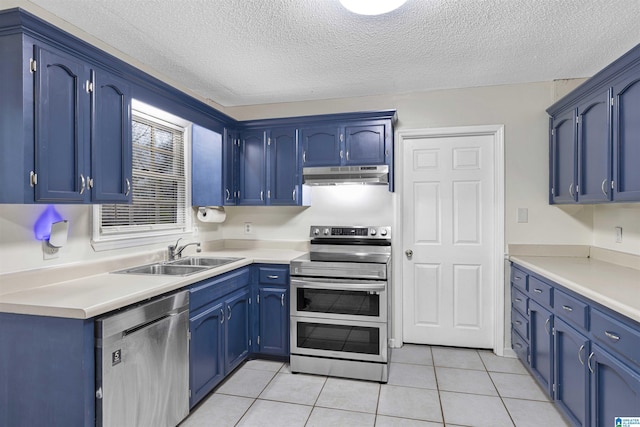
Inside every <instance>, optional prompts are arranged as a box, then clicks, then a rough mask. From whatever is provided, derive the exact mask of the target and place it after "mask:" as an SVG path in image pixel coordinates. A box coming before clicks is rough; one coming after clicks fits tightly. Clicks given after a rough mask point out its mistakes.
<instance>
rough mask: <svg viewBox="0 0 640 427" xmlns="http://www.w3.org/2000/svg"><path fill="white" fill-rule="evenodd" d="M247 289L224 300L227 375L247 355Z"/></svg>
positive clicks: (248, 292) (248, 294)
mask: <svg viewBox="0 0 640 427" xmlns="http://www.w3.org/2000/svg"><path fill="white" fill-rule="evenodd" d="M249 296H250V291H249V288H248V287H247V288H245V289H242V290H240V291H238V292H235V293H234V294H233V295H231V296H230V297H229V298H227V299H226V300H225V306H226V314H227V320H226V328H225V346H224V351H225V355H224V364H225V372H226V373H229V372H231V371H232V370H233V369H235V368H236V366H238V365H239V364H240V363H242V361H243V360H244V359H245V358H246V357H247V356H248V355H249Z"/></svg>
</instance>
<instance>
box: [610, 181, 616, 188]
mask: <svg viewBox="0 0 640 427" xmlns="http://www.w3.org/2000/svg"><path fill="white" fill-rule="evenodd" d="M614 183H615V181H614V180H611V189H612V190H615V188H616V187H615V185H614Z"/></svg>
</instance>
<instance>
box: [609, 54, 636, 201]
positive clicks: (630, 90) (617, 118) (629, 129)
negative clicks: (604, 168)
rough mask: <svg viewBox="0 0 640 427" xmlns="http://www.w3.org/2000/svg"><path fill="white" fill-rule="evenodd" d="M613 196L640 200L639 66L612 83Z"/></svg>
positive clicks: (625, 199)
mask: <svg viewBox="0 0 640 427" xmlns="http://www.w3.org/2000/svg"><path fill="white" fill-rule="evenodd" d="M613 103H614V115H613V117H614V119H613V139H614V141H613V147H614V149H613V154H614V162H613V170H614V173H613V177H614V178H613V179H614V184H613V186H612V187H613V198H614V200H615V201H619V202H625V201H640V167H638V165H640V142H639V141H640V65H639V66H636V67H635V68H634V69H633V70H632V71H631V72H630V73H628V74H627V75H625V76H623V77H622V78H621V79H620V80H618V81H617V82H615V83H614V85H613Z"/></svg>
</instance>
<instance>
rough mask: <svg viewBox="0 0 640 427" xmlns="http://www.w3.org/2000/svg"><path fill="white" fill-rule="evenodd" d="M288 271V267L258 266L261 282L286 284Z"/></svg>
mask: <svg viewBox="0 0 640 427" xmlns="http://www.w3.org/2000/svg"><path fill="white" fill-rule="evenodd" d="M288 273H289V268H288V267H259V272H258V274H259V280H260V283H261V284H268V285H286V284H287V282H288V280H287V276H288Z"/></svg>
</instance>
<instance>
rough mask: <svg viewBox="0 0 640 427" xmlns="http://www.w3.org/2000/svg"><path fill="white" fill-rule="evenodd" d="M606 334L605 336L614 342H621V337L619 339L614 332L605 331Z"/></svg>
mask: <svg viewBox="0 0 640 427" xmlns="http://www.w3.org/2000/svg"><path fill="white" fill-rule="evenodd" d="M604 334H605V335H606V336H607V337H609V338H611V339H612V340H614V341H620V337H619V336H618V335H616V334H614V333H613V332H609V331H604Z"/></svg>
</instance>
